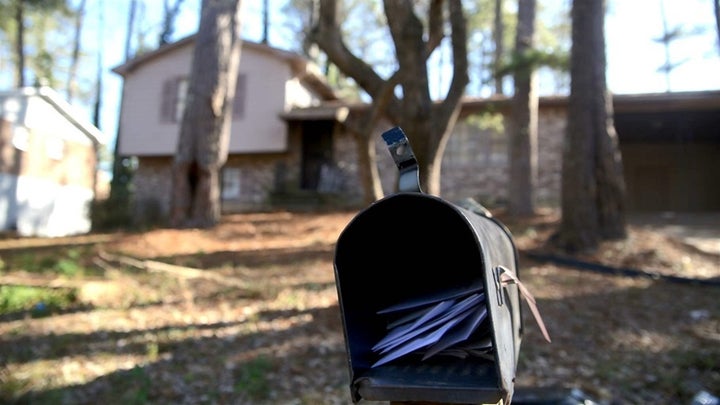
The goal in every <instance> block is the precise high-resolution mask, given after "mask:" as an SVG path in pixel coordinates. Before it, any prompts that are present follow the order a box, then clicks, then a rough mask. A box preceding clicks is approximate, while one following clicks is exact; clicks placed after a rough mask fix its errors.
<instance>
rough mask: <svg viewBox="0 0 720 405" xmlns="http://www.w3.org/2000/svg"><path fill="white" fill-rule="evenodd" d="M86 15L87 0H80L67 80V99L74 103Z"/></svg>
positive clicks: (76, 13)
mask: <svg viewBox="0 0 720 405" xmlns="http://www.w3.org/2000/svg"><path fill="white" fill-rule="evenodd" d="M84 17H85V0H80V3H79V4H78V6H77V10H76V11H75V26H74V28H75V35H74V37H73V49H72V59H71V60H70V70H69V71H68V77H67V82H66V85H65V86H66V93H67V101H68V102H69V103H72V101H73V97H74V96H75V92H76V91H77V71H78V65H79V64H80V48H81V41H80V40H81V38H82V27H83V19H84Z"/></svg>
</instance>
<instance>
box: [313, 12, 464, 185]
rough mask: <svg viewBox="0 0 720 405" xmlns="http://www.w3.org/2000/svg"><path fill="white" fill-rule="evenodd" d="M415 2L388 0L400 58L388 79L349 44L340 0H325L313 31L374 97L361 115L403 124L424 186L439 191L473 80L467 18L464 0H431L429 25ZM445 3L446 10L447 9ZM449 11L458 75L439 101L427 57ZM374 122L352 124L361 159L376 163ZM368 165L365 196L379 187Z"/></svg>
mask: <svg viewBox="0 0 720 405" xmlns="http://www.w3.org/2000/svg"><path fill="white" fill-rule="evenodd" d="M415 3H416V2H414V1H412V0H387V1H385V2H384V3H383V7H384V13H385V17H386V20H387V24H388V27H389V31H390V36H391V37H392V40H393V43H394V48H395V58H396V70H395V71H394V73H392V74H391V75H389V76H388V78H387V79H384V78H383V77H382V76H381V75H380V74H379V73H378V72H377V71H376V70H375V69H374V68H373V66H371V65H370V64H368V63H367V62H366V61H364V60H362V59H360V58H359V57H357V56H356V55H355V54H353V53H352V52H351V51H350V50H349V49H348V47H347V45H346V43H345V40H344V38H343V35H342V31H341V29H340V23H339V19H338V4H337V1H336V0H321V1H320V12H319V14H320V16H319V19H318V21H317V23H316V25H315V26H314V27H313V30H312V32H311V34H310V35H311V38H312V41H313V42H314V43H316V44H317V45H318V46H319V48H320V49H321V50H322V51H323V52H325V54H326V55H327V57H328V60H329V61H330V62H332V63H333V64H334V65H335V66H337V67H338V68H339V69H340V71H342V72H343V74H345V75H346V76H348V77H350V78H352V79H353V80H354V81H355V82H356V83H357V84H358V85H359V86H360V87H361V88H362V89H363V90H364V91H365V92H366V93H367V94H368V95H369V96H370V98H371V99H372V107H371V109H370V111H369V112H368V113H367V115H366V116H364V117H362V118H361V121H364V122H365V123H366V124H368V123H371V122H372V123H374V122H375V121H372V120H376V119H379V118H382V117H384V118H386V119H387V120H388V121H389V122H391V123H392V124H394V125H399V126H401V127H402V128H403V130H404V131H405V132H406V133H407V136H408V138H409V140H410V142H411V144H412V147H413V151H414V152H415V156H416V158H417V161H418V166H419V180H420V184H421V186H422V187H423V189H424V191H426V192H427V193H429V194H435V195H439V194H440V168H441V163H442V155H443V151H444V148H445V145H446V143H447V140H448V138H449V136H450V134H451V132H452V128H453V126H454V125H455V122H456V120H457V117H458V114H459V111H460V99H461V97H462V96H463V94H464V91H465V87H466V86H467V83H468V72H467V70H468V69H467V34H466V22H465V16H464V12H463V8H462V7H463V5H462V3H461V2H460V1H444V0H432V1H430V5H429V7H428V14H427V16H428V17H427V27H425V26H424V25H423V21H422V20H421V19H420V18H419V17H418V16H417V15H416V14H415ZM445 5H447V8H448V13H447V14H445V13H444V12H443V7H444V6H445ZM445 15H447V16H448V23H449V26H450V28H451V37H450V38H451V48H452V54H453V64H452V65H453V76H452V81H451V82H450V86H449V89H448V91H447V94H446V95H445V98H444V99H443V100H442V101H441V102H437V103H435V102H433V100H432V99H431V97H430V91H429V86H428V82H429V80H428V71H427V59H428V57H429V56H430V55H431V54H432V52H433V51H434V50H435V48H436V47H437V46H438V45H439V44H440V40H441V39H442V38H443V35H444V34H443V24H444V23H445V21H444V16H445ZM426 34H427V36H426ZM349 125H352V123H349ZM373 127H374V125H366V126H365V128H357V129H356V130H353V132H355V133H356V134H360V135H358V136H359V138H360V142H361V143H362V144H363V145H364V147H361V148H359V153H360V154H361V155H360V157H359V160H360V162H361V163H363V165H364V166H365V165H367V164H369V165H371V166H374V164H375V162H374V159H373V156H372V155H370V154H369V153H371V152H370V149H371V148H370V147H369V145H371V144H372V142H373V137H372V128H373ZM369 169H370V167H363V168H361V173H365V176H364V177H363V186H364V188H365V193H366V196H368V195H372V193H373V190H377V188H376V187H375V186H376V184H373V182H374V181H377V179H374V178H371V177H372V176H371V175H370V174H369V173H370V171H369Z"/></svg>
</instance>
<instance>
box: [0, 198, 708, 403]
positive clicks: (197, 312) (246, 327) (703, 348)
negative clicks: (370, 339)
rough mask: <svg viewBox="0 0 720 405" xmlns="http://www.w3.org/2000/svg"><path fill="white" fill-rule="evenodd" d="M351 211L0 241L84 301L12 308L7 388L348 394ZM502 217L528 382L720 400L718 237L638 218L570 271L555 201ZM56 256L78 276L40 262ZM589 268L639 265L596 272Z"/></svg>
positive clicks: (81, 396) (100, 394) (0, 280)
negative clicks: (557, 245) (515, 256)
mask: <svg viewBox="0 0 720 405" xmlns="http://www.w3.org/2000/svg"><path fill="white" fill-rule="evenodd" d="M355 213H356V212H352V211H344V212H326V213H309V212H304V213H292V212H273V213H255V214H239V215H230V216H226V217H224V218H223V220H222V222H221V223H220V224H219V225H218V226H217V227H215V228H213V229H209V230H198V229H185V230H173V229H153V230H148V231H144V232H127V233H112V234H93V235H88V236H83V237H75V238H56V239H52V240H45V239H38V238H32V239H15V238H11V237H8V238H6V239H4V240H2V241H0V257H1V258H2V261H3V270H2V273H0V285H6V286H7V285H32V286H45V287H53V288H57V289H63V288H71V289H73V291H76V296H77V299H76V301H74V302H73V304H72V305H70V306H68V307H66V308H62V309H59V310H57V311H51V312H49V313H43V314H40V315H38V308H37V306H35V307H33V308H30V309H28V310H26V311H16V312H10V313H6V314H5V315H2V316H1V317H0V399H3V400H4V402H10V403H12V402H18V403H26V402H27V403H68V404H70V403H72V404H94V403H118V404H119V403H122V404H127V403H152V404H183V403H187V404H196V403H219V404H225V403H232V404H350V403H352V401H351V400H350V396H349V389H348V383H349V380H348V365H347V361H346V355H345V343H344V337H343V333H342V324H341V315H340V310H339V308H338V301H337V293H336V289H335V281H334V274H333V249H334V243H335V241H336V240H337V238H338V236H339V233H340V231H341V230H342V229H343V228H344V227H345V226H346V225H347V223H348V222H349V221H350V220H351V219H352V217H353V215H354V214H355ZM497 216H498V218H499V219H500V220H501V221H503V223H505V224H506V225H507V226H508V228H509V229H510V230H511V231H512V233H513V236H514V241H515V243H516V246H517V248H518V250H519V252H520V274H521V278H522V280H523V282H524V284H526V285H527V287H528V288H529V290H530V291H531V292H532V294H533V295H534V297H535V298H536V299H537V303H538V308H539V310H540V313H541V315H542V319H543V320H544V322H545V324H546V325H547V328H548V331H549V334H550V337H551V338H552V342H550V343H549V342H546V341H545V340H544V339H543V337H542V335H541V334H540V331H539V328H538V327H537V325H536V323H535V320H534V319H533V318H532V315H531V314H530V311H528V310H527V307H525V310H524V311H523V325H524V334H523V340H522V346H521V350H520V353H521V356H520V361H519V363H518V368H517V377H516V386H515V387H516V389H517V390H518V392H522V390H524V389H529V388H539V387H562V388H578V389H580V390H582V391H583V392H584V393H586V394H587V395H588V396H589V397H591V398H593V399H596V400H597V401H599V402H603V403H608V404H610V403H617V404H644V403H689V402H690V399H691V398H692V396H693V395H694V394H695V393H697V392H699V391H701V390H706V391H709V392H712V393H714V394H715V395H720V362H718V361H717V359H718V358H720V301H719V300H718V299H717V297H718V296H719V293H720V253H717V252H716V251H714V250H713V248H714V245H713V243H715V242H716V240H714V239H712V238H705V239H703V241H701V242H698V241H697V240H693V239H691V238H692V236H691V235H683V234H682V232H681V231H682V228H673V227H671V226H670V225H673V224H674V223H675V222H674V218H670V217H664V218H660V221H658V220H657V218H656V219H655V220H653V221H651V220H650V218H639V219H637V220H634V221H631V224H630V225H629V227H628V230H629V235H628V238H627V239H624V240H621V241H614V242H606V243H604V244H603V245H602V246H601V248H600V249H599V250H598V251H597V252H594V253H592V254H585V255H582V256H575V257H561V258H564V259H572V260H573V261H574V262H573V263H574V265H573V266H569V265H560V264H557V262H555V261H548V260H544V259H550V258H557V257H558V256H560V253H559V252H556V251H553V250H552V249H550V248H548V247H547V246H546V244H545V243H544V242H545V241H546V240H547V238H548V237H549V235H550V233H551V232H552V231H553V230H554V228H555V226H556V225H557V221H558V215H557V213H556V212H553V211H543V212H542V213H541V214H539V215H537V216H534V217H532V218H524V219H522V220H518V219H511V218H505V217H503V216H502V213H497ZM700 225H705V226H706V228H707V224H705V223H704V222H703V221H700ZM709 229H711V231H712V230H713V229H715V230H716V227H713V226H711V227H709ZM714 235H715V236H717V237H720V235H717V231H716V233H715V234H714ZM708 241H709V242H708ZM689 242H693V243H689ZM703 243H705V244H703ZM707 243H709V244H710V245H707ZM707 246H710V249H705V247H707ZM46 255H51V256H52V257H55V258H57V257H59V256H62V257H66V258H70V259H72V260H74V262H73V263H76V264H78V265H82V269H84V271H81V272H79V274H77V272H76V273H75V274H72V275H68V274H65V275H58V271H54V272H52V271H37V270H29V269H31V268H35V267H36V266H33V265H31V264H30V263H35V262H37V261H38V260H40V261H42V260H45V259H44V258H46ZM540 258H543V260H540ZM585 262H591V263H595V264H604V265H608V266H614V267H622V268H626V269H632V270H637V271H638V272H626V273H625V275H618V274H614V273H608V272H605V273H603V272H595V271H590V270H588V269H587V268H585V267H587V266H585V267H583V266H582V263H585ZM47 263H50V262H47ZM53 263H54V264H53V266H54V267H53V268H56V269H57V268H60V269H62V268H69V265H68V264H67V261H56V262H53ZM62 263H66V264H65V265H64V267H63V265H62ZM70 268H71V267H70ZM605 270H607V269H605ZM665 276H670V277H675V278H665ZM693 279H695V280H698V281H695V282H693V281H691V280H693ZM689 280H690V281H689ZM366 403H368V402H366Z"/></svg>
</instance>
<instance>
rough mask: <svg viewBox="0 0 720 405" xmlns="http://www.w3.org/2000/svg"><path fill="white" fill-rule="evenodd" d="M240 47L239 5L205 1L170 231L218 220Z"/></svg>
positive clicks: (223, 0) (179, 151)
mask: <svg viewBox="0 0 720 405" xmlns="http://www.w3.org/2000/svg"><path fill="white" fill-rule="evenodd" d="M240 47H241V39H240V0H203V3H202V14H201V17H200V27H199V29H198V33H197V36H196V38H195V49H194V51H193V63H192V70H191V73H190V79H189V86H188V97H187V105H186V106H185V112H184V114H183V118H182V125H181V128H180V136H179V139H178V146H177V151H176V153H175V160H174V163H173V194H172V197H173V198H172V202H171V204H172V205H171V211H170V223H171V225H172V226H175V227H181V226H192V227H212V226H214V225H215V224H217V222H218V221H219V220H220V214H221V206H220V184H219V172H220V169H221V168H222V166H223V165H224V164H225V161H226V160H227V154H228V150H227V149H228V143H229V140H230V125H231V122H232V121H231V120H232V104H233V103H232V100H233V98H234V96H235V83H236V80H237V74H238V65H239V63H240Z"/></svg>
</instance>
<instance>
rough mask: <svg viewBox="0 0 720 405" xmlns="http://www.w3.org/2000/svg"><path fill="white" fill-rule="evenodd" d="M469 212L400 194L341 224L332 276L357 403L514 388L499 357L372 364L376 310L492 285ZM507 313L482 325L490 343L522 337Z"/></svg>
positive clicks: (378, 329) (478, 397)
mask: <svg viewBox="0 0 720 405" xmlns="http://www.w3.org/2000/svg"><path fill="white" fill-rule="evenodd" d="M468 214H469V212H467V211H465V210H461V209H458V207H456V206H454V205H452V204H450V203H448V202H446V201H444V200H442V199H440V198H437V197H434V196H430V195H425V194H422V193H400V194H396V195H393V196H391V197H387V198H385V199H383V200H380V201H378V202H376V203H374V204H373V205H371V206H370V207H368V208H367V209H365V210H364V211H362V212H360V213H359V214H358V215H357V216H356V217H355V218H354V219H353V220H352V221H351V222H350V223H349V224H348V226H347V227H346V228H345V229H344V230H343V232H342V234H341V235H340V237H339V239H338V242H337V245H336V251H335V276H336V281H337V287H338V295H339V300H340V306H341V311H342V313H343V326H344V333H345V340H346V345H347V352H348V361H349V366H350V374H351V380H352V381H351V391H352V394H353V400H354V401H355V402H357V401H358V400H359V399H360V398H365V399H368V400H378V401H438V402H446V403H471V402H474V403H478V402H498V401H499V400H501V399H508V391H511V390H512V389H511V387H508V386H507V385H508V384H507V382H505V383H504V382H503V381H502V378H501V376H500V374H501V373H500V370H499V367H500V366H499V365H498V363H499V361H498V359H497V356H496V358H495V359H494V360H487V359H483V358H465V359H456V358H451V357H440V358H437V359H436V358H432V359H428V360H426V361H420V359H419V357H418V356H413V355H409V356H406V357H404V358H400V359H397V360H394V361H392V362H390V363H387V364H385V365H381V366H378V367H375V368H371V365H372V364H373V362H374V361H375V360H377V354H376V353H374V352H373V351H372V346H373V345H374V344H375V343H376V342H377V341H378V340H379V339H381V338H382V337H383V336H384V335H385V334H386V333H387V330H386V327H385V326H386V324H385V323H384V320H383V319H381V318H380V317H379V315H378V314H377V311H378V310H380V309H383V308H386V307H388V306H390V305H393V304H397V303H399V302H403V301H406V300H408V299H413V298H417V297H418V296H425V295H432V294H433V293H437V292H438V291H443V290H451V289H457V288H462V287H466V286H468V285H471V284H474V283H478V282H479V281H480V282H482V283H483V285H485V286H486V289H487V288H488V287H491V286H488V285H487V284H488V283H492V282H493V281H492V279H488V275H489V274H490V273H489V271H490V270H491V269H490V268H489V265H488V263H486V262H485V257H484V255H483V250H482V249H481V248H480V247H479V242H478V237H477V232H476V230H475V229H474V226H473V224H472V221H469V220H468ZM471 215H474V214H471ZM483 220H486V219H485V218H483ZM493 225H494V224H493ZM501 236H502V237H505V238H507V237H508V236H507V235H506V234H502V235H501ZM506 242H507V240H506ZM509 243H510V244H511V243H512V242H511V241H509ZM513 265H514V263H513ZM488 292H489V291H486V301H487V295H489V294H488ZM490 293H491V294H494V292H490ZM488 310H489V311H488V313H489V316H491V317H492V316H495V317H499V316H498V312H497V308H488ZM504 315H505V316H504V318H505V319H504V321H503V320H501V319H498V320H499V321H503V322H504V325H505V326H506V327H502V328H501V329H502V330H494V331H493V330H492V329H493V328H487V329H488V331H487V333H490V334H492V337H493V340H494V344H497V343H500V344H503V343H502V342H508V341H509V342H510V343H509V345H510V350H513V346H517V345H518V344H519V343H518V342H516V340H517V339H516V338H517V334H515V335H514V334H513V331H512V327H511V326H510V325H509V324H508V321H507V318H508V317H509V316H511V315H507V314H504ZM491 322H494V321H493V320H491ZM501 323H502V322H501ZM498 335H501V336H498ZM506 346H507V345H506ZM514 349H517V347H514ZM512 357H513V364H512V365H511V366H512V368H513V369H512V372H513V376H514V366H515V364H514V360H516V359H515V356H514V355H513V356H512ZM510 395H511V394H510Z"/></svg>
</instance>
